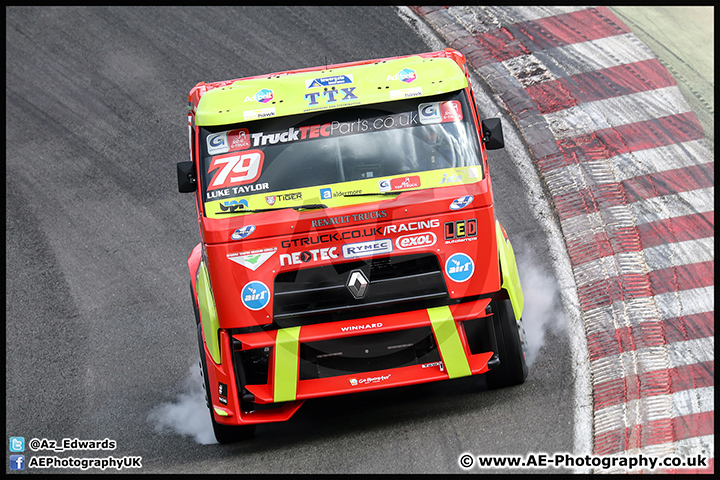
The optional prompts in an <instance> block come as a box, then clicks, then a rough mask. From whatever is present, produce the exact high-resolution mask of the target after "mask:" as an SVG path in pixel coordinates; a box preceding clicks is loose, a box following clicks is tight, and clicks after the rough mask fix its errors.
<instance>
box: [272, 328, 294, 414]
mask: <svg viewBox="0 0 720 480" xmlns="http://www.w3.org/2000/svg"><path fill="white" fill-rule="evenodd" d="M299 338H300V327H292V328H283V329H281V330H278V331H277V337H276V339H275V372H274V376H273V379H274V380H273V389H274V391H273V400H274V401H275V402H291V401H293V400H295V398H296V396H297V382H298V361H299V359H298V350H299V341H298V339H299Z"/></svg>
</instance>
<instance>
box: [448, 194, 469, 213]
mask: <svg viewBox="0 0 720 480" xmlns="http://www.w3.org/2000/svg"><path fill="white" fill-rule="evenodd" d="M474 199H475V197H473V196H472V195H465V196H464V197H460V198H456V199H455V200H453V201H452V203H451V204H450V210H460V209H463V208H465V207H467V206H468V205H470V204H471V203H472V201H473V200H474Z"/></svg>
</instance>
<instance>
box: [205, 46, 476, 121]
mask: <svg viewBox="0 0 720 480" xmlns="http://www.w3.org/2000/svg"><path fill="white" fill-rule="evenodd" d="M401 72H402V73H401ZM413 75H414V79H412V80H410V78H412V76H413ZM408 80H410V81H408ZM329 81H332V82H333V84H334V90H333V89H331V88H329V87H325V86H324V85H327V82H329ZM467 85H468V82H467V78H466V77H465V73H464V72H463V71H462V69H461V68H460V66H458V64H457V63H455V62H454V61H453V60H451V59H449V58H422V57H420V56H412V57H407V58H401V59H395V60H387V61H383V62H379V63H371V64H366V65H355V66H350V67H340V68H336V69H330V70H322V71H321V70H315V71H311V72H298V73H289V74H285V73H283V74H279V75H274V76H268V77H262V78H250V79H246V80H242V79H239V80H237V81H235V82H233V83H231V84H229V85H226V86H223V87H217V88H213V89H211V90H208V91H207V92H205V93H204V94H203V95H202V97H201V98H200V101H199V102H198V107H197V113H196V115H195V123H196V124H197V125H203V126H211V125H229V124H233V123H239V122H248V121H252V120H258V119H262V118H267V117H279V116H285V115H295V114H299V113H305V112H315V111H323V110H330V109H334V108H342V107H346V106H347V107H349V106H355V105H368V104H372V103H381V102H388V101H391V100H402V99H405V98H411V97H427V96H430V95H437V94H440V93H448V92H455V91H457V90H462V89H464V88H465V87H467Z"/></svg>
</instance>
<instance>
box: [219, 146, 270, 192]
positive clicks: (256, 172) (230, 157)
mask: <svg viewBox="0 0 720 480" xmlns="http://www.w3.org/2000/svg"><path fill="white" fill-rule="evenodd" d="M264 158H265V155H264V154H263V152H262V151H260V150H250V151H248V152H245V153H229V154H226V155H218V156H216V157H213V159H212V162H211V163H210V168H209V169H208V174H210V173H212V172H215V175H213V177H212V179H211V180H210V184H209V185H208V190H216V189H224V188H228V187H231V186H233V185H244V184H248V183H254V182H255V181H256V180H257V179H258V178H259V177H260V173H261V172H262V164H263V160H264Z"/></svg>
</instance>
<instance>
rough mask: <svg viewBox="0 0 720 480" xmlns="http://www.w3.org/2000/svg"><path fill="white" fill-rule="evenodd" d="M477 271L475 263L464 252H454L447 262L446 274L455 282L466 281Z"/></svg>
mask: <svg viewBox="0 0 720 480" xmlns="http://www.w3.org/2000/svg"><path fill="white" fill-rule="evenodd" d="M474 272H475V263H474V262H473V260H472V258H470V257H469V256H468V255H466V254H464V253H454V254H452V255H450V258H448V259H447V261H446V262H445V274H446V275H447V276H448V278H449V279H450V280H452V281H453V282H458V283H462V282H466V281H468V280H469V279H470V277H472V275H473V273H474Z"/></svg>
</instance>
